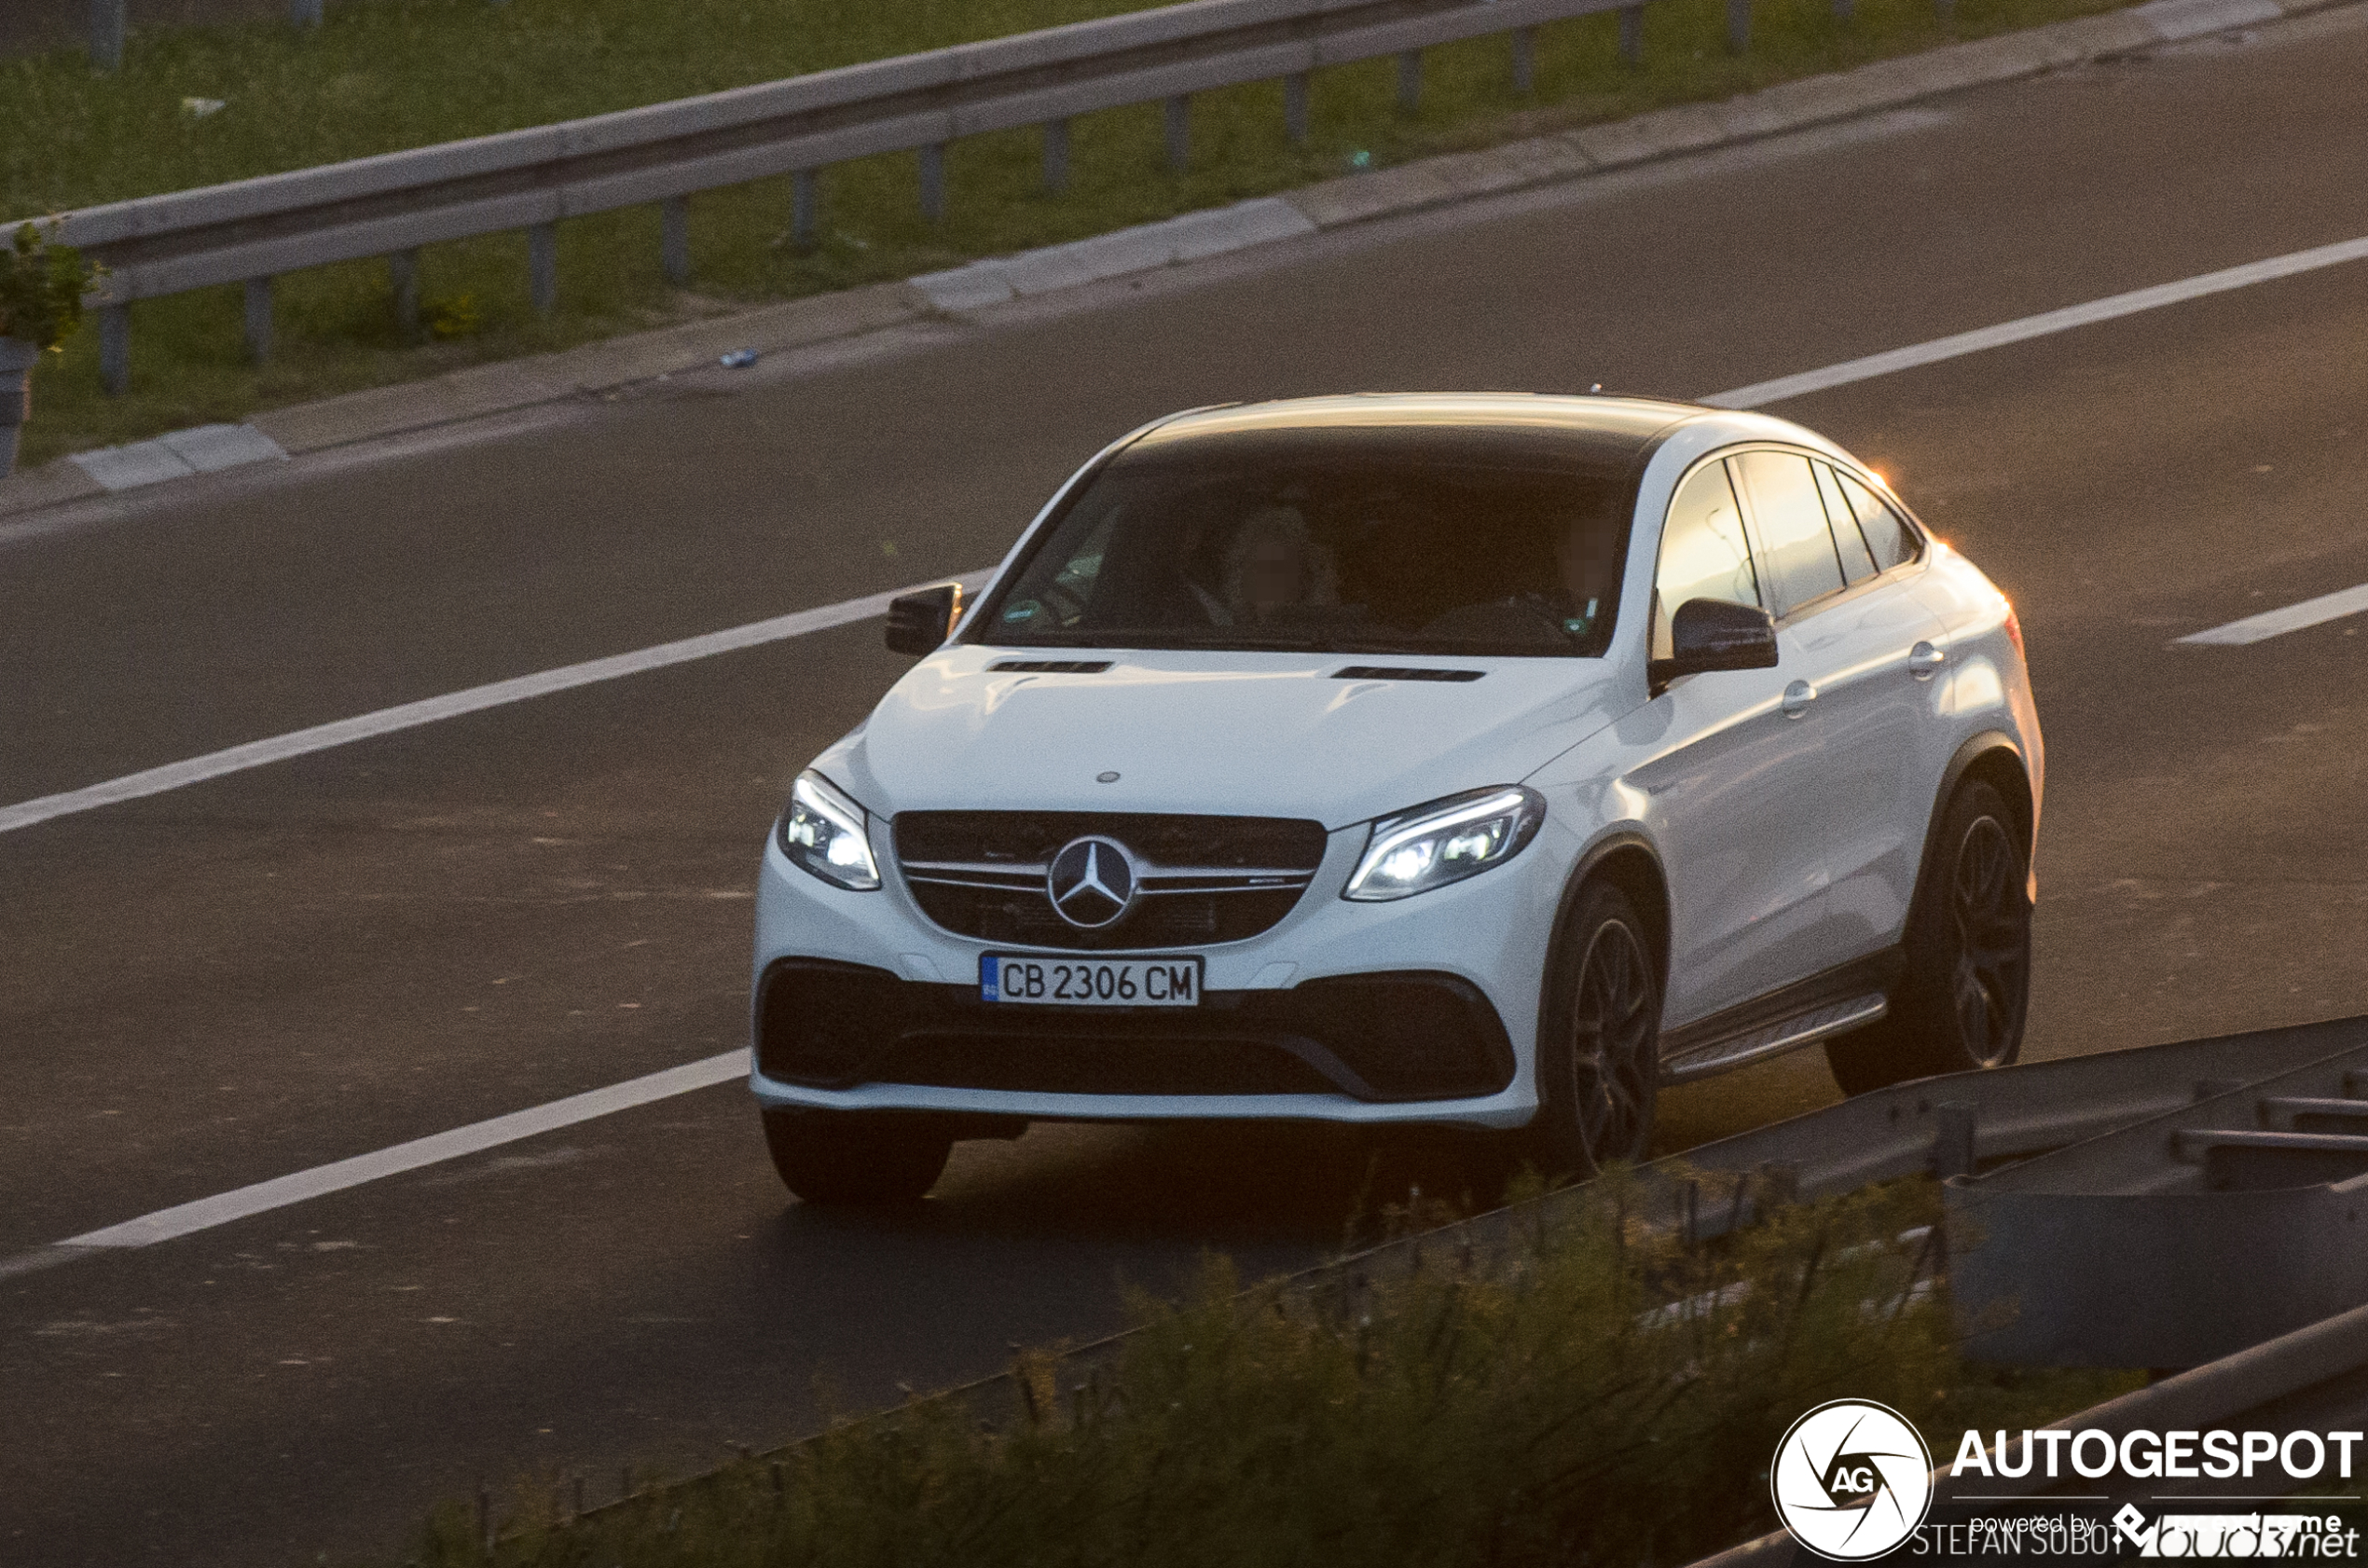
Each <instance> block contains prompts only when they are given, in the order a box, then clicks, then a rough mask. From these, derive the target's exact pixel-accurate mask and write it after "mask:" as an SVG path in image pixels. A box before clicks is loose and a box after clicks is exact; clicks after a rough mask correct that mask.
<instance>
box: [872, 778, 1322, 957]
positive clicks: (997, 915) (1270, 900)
mask: <svg viewBox="0 0 2368 1568" xmlns="http://www.w3.org/2000/svg"><path fill="white" fill-rule="evenodd" d="M1089 834H1092V835H1098V836H1100V837H1103V838H1108V839H1114V840H1116V841H1117V842H1118V843H1120V844H1122V845H1124V846H1126V848H1127V851H1128V853H1129V854H1130V855H1132V856H1133V857H1134V858H1135V860H1136V870H1137V872H1138V873H1139V875H1140V877H1141V891H1140V892H1139V893H1138V894H1137V896H1136V902H1135V907H1134V908H1132V909H1131V910H1129V911H1128V912H1127V914H1126V915H1124V916H1123V917H1122V918H1121V919H1120V920H1118V921H1116V922H1115V923H1113V924H1111V925H1109V926H1106V927H1102V928H1098V929H1094V930H1081V929H1080V928H1077V927H1075V926H1072V925H1070V924H1069V923H1068V922H1067V921H1066V920H1064V919H1062V918H1061V917H1060V915H1058V914H1056V913H1055V912H1054V911H1053V901H1052V898H1051V897H1050V895H1049V894H1048V893H1047V892H1046V890H1045V885H1044V879H1045V874H1046V872H1047V869H1048V868H1049V867H1050V865H1051V864H1052V860H1053V856H1054V855H1055V854H1057V853H1058V852H1059V850H1060V848H1061V846H1063V845H1065V844H1067V843H1068V842H1070V841H1071V840H1072V839H1077V838H1082V837H1085V836H1087V835H1089ZM1324 842H1325V833H1324V825H1323V824H1322V823H1320V822H1311V821H1305V820H1301V819H1298V818H1277V817H1194V816H1180V815H1178V816H1167V815H1154V814H1150V813H1145V812H1104V811H907V812H904V813H902V814H901V815H900V816H898V818H896V856H897V864H898V867H899V869H900V870H901V871H902V873H903V875H904V883H905V886H906V887H909V888H910V889H911V890H912V893H913V898H914V901H916V902H917V903H918V904H919V905H920V906H921V910H922V913H923V914H925V915H928V916H929V918H930V919H931V920H933V921H935V922H936V923H937V924H938V925H940V926H942V927H943V928H945V929H947V930H949V931H952V932H955V933H956V934H957V935H959V936H966V937H975V938H977V939H979V940H980V941H983V942H1009V943H1011V944H1012V945H1013V946H1022V947H1057V948H1070V949H1079V950H1093V951H1108V950H1111V949H1116V948H1160V947H1191V946H1205V945H1208V944H1211V943H1216V942H1240V941H1243V940H1244V939H1246V938H1248V937H1254V936H1256V935H1258V934H1259V933H1260V932H1261V931H1264V930H1267V929H1270V928H1272V927H1273V925H1274V924H1275V923H1276V922H1277V921H1279V920H1281V919H1282V918H1283V916H1285V915H1288V914H1289V913H1290V912H1291V908H1292V906H1293V905H1295V904H1297V903H1298V902H1299V900H1300V895H1301V893H1302V892H1304V891H1306V889H1307V885H1308V882H1309V880H1310V879H1311V878H1312V877H1313V876H1314V874H1315V868H1316V866H1317V865H1318V864H1320V863H1321V862H1322V860H1323V859H1324Z"/></svg>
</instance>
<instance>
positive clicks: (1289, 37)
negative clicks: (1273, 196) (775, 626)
mask: <svg viewBox="0 0 2368 1568" xmlns="http://www.w3.org/2000/svg"><path fill="white" fill-rule="evenodd" d="M115 3H116V0H94V4H95V5H96V6H98V7H100V8H101V9H105V8H106V7H111V6H113V5H114V4H115ZM296 3H297V4H298V5H299V6H302V5H305V4H308V3H310V4H313V5H316V6H317V0H296ZM1943 3H1944V5H1945V3H1946V0H1943ZM1835 4H1836V7H1837V9H1838V11H1839V12H1840V13H1841V14H1844V15H1847V14H1848V12H1849V5H1850V0H1835ZM1645 5H1646V0H1190V3H1188V4H1185V5H1179V6H1169V7H1162V8H1159V9H1156V10H1148V11H1139V12H1135V13H1132V14H1129V15H1124V16H1115V17H1108V18H1103V19H1100V20H1096V21H1083V22H1076V23H1072V24H1070V25H1067V26H1063V27H1053V28H1047V29H1043V30H1041V31H1039V32H1034V33H1025V34H1016V35H1013V36H1011V37H1006V38H998V39H991V40H988V41H985V42H982V43H973V44H962V45H957V46H955V47H953V48H941V49H931V50H929V51H926V52H924V53H920V54H912V55H904V56H901V57H898V58H895V59H891V60H881V61H874V62H867V63H864V64H860V65H850V66H846V67H842V68H840V69H836V70H831V71H821V72H817V73H814V74H812V75H809V76H794V77H791V78H789V79H787V80H784V81H777V82H769V83H764V84H760V85H756V86H751V87H745V88H736V89H730V90H727V91H723V92H715V93H709V94H706V95H704V96H701V97H696V98H687V99H681V100H679V101H676V102H673V103H657V104H652V105H649V106H646V107H642V108H638V109H625V110H620V111H617V112H615V113H613V114H605V115H596V116H593V117H588V118H585V119H577V120H570V121H566V122H563V123H560V124H557V125H547V126H539V127H535V128H532V129H529V130H524V131H505V132H503V133H501V134H498V135H492V136H481V137H475V138H472V139H469V140H466V141H460V142H449V143H445V144H440V145H436V146H430V147H420V148H415V149H412V150H410V151H406V152H397V153H387V154H382V155H380V156H378V157H375V158H357V159H353V160H351V161H349V162H345V163H336V164H327V165H324V166H321V167H318V168H312V169H300V170H294V171H290V172H286V173H281V174H269V175H265V176H262V177H260V178H256V179H251V180H239V181H234V182H232V183H230V184H227V185H220V186H208V187H205V188H202V189H198V190H188V191H176V192H171V193H168V194H164V195H159V196H148V197H141V198H138V199H132V200H128V201H117V202H111V203H107V204H105V205H102V206H96V207H87V208H81V209H77V210H75V211H72V212H69V213H64V214H62V217H61V218H60V219H59V220H57V221H58V224H59V232H58V234H57V236H56V237H57V238H58V239H59V240H61V241H63V242H65V243H68V244H72V245H76V246H79V247H80V248H81V249H82V250H83V251H84V252H86V253H87V254H89V255H90V256H91V258H92V259H94V260H97V261H100V262H102V263H103V264H104V265H105V267H106V268H107V269H108V270H107V273H106V275H105V276H104V278H103V280H102V281H101V282H100V284H99V285H98V287H97V288H96V289H95V290H94V291H93V293H92V295H91V296H90V299H89V304H90V306H91V308H92V309H95V310H96V311H97V312H98V313H99V327H100V361H101V373H102V378H103V381H104V382H105V385H106V387H107V390H108V391H109V392H112V393H117V394H120V393H121V392H123V391H124V390H125V389H126V387H128V385H129V383H130V377H131V312H130V308H131V304H132V303H133V302H134V301H137V300H141V299H151V298H157V297H160V296H167V295H174V294H181V293H185V292H186V291H189V290H192V289H200V288H208V287H213V286H218V285H222V284H227V283H241V284H243V285H244V287H245V291H246V301H245V337H246V345H247V351H248V353H249V354H250V355H251V356H252V357H253V358H255V360H257V361H261V360H264V359H266V358H268V357H269V354H270V351H271V321H272V309H271V287H272V279H273V278H274V277H275V276H277V275H278V274H281V273H283V272H290V271H296V270H299V269H301V268H312V267H324V266H328V265H331V264H333V263H337V262H346V261H355V260H361V259H365V258H368V257H373V256H384V257H385V258H386V259H387V264H388V267H389V269H390V274H391V281H392V285H393V296H394V300H395V309H396V313H397V315H398V317H399V318H400V319H401V324H402V325H403V326H404V328H405V329H406V331H410V330H413V329H415V328H416V325H417V320H418V314H419V309H420V299H419V288H418V282H417V279H418V272H419V268H418V254H419V250H420V247H421V246H423V245H429V244H434V243H437V242H439V241H453V240H463V239H469V238H472V237H475V236H479V235H486V234H493V233H499V232H504V231H508V230H514V229H524V230H525V231H526V233H527V236H528V274H529V285H530V286H529V294H530V297H531V299H532V301H533V303H534V306H535V308H536V309H538V310H541V311H544V312H548V311H549V310H551V309H554V308H555V307H556V304H557V301H558V241H557V235H556V228H555V226H556V225H557V224H558V223H559V222H560V221H561V220H562V219H566V218H572V217H578V216H583V215H585V214H589V213H603V212H609V211H613V210H615V209H618V208H624V207H631V206H640V205H645V204H650V203H655V204H656V205H657V206H658V207H659V210H660V214H661V221H660V225H659V229H660V241H659V245H660V253H661V259H662V262H663V267H664V270H665V272H666V274H667V276H668V279H669V280H670V281H672V282H676V283H678V284H680V283H682V282H687V281H688V279H689V275H690V255H691V250H690V227H689V225H690V215H689V207H688V199H689V198H690V197H691V196H693V195H695V194H696V193H698V192H701V191H708V190H715V189H719V188H722V187H724V186H736V185H741V184H745V183H747V182H749V181H752V180H760V179H766V178H773V177H778V176H779V175H783V174H788V175H791V176H792V196H791V226H790V227H791V233H792V240H793V241H795V242H797V243H799V244H802V245H803V244H807V243H810V242H811V241H812V240H813V238H814V235H815V232H816V226H817V224H818V221H819V209H820V202H821V179H822V174H823V172H824V171H825V170H826V169H828V168H829V167H830V166H831V165H833V164H834V163H841V162H845V161H847V160H849V159H854V158H870V157H875V156H879V155H883V154H893V153H912V154H914V155H916V157H917V158H918V159H919V174H920V181H919V184H920V202H921V208H922V211H923V213H924V215H925V216H927V217H928V218H929V219H930V220H931V221H935V220H937V219H939V218H941V217H942V216H943V213H944V210H945V202H946V188H945V184H946V183H945V149H946V146H947V144H949V143H951V142H953V141H955V140H957V139H959V138H962V137H967V136H976V135H979V134H982V133H984V132H988V131H1006V130H1012V129H1017V128H1022V127H1028V126H1036V127H1040V128H1041V132H1042V137H1043V171H1044V183H1045V186H1047V188H1049V189H1051V190H1053V191H1059V190H1061V189H1063V188H1065V187H1066V186H1067V178H1068V165H1069V122H1070V120H1071V119H1072V118H1073V117H1076V116H1079V115H1083V114H1090V113H1093V112H1095V111H1097V110H1103V109H1115V108H1122V107H1125V106H1128V105H1132V104H1139V103H1161V104H1163V106H1164V107H1163V113H1164V116H1165V130H1166V135H1165V154H1166V158H1167V162H1168V165H1169V167H1170V168H1171V169H1175V170H1178V171H1181V170H1182V169H1184V168H1185V167H1186V166H1187V165H1188V164H1189V162H1190V159H1191V102H1192V95H1193V94H1195V93H1199V92H1206V91H1209V90H1212V89H1219V88H1228V87H1236V86H1242V85H1245V84H1248V83H1253V82H1261V81H1272V80H1275V79H1278V78H1279V79H1280V80H1281V82H1282V83H1283V87H1284V93H1283V117H1284V122H1285V128H1286V131H1287V133H1288V135H1289V136H1290V138H1291V140H1292V141H1293V142H1294V143H1301V142H1304V141H1305V140H1306V137H1307V134H1308V103H1309V94H1310V92H1311V90H1312V85H1311V84H1312V80H1313V77H1314V74H1315V72H1316V71H1318V70H1319V69H1321V68H1323V67H1326V66H1330V65H1339V64H1346V63H1349V62H1356V61H1364V60H1372V59H1379V58H1384V57H1389V56H1395V57H1396V59H1397V103H1398V105H1399V107H1400V108H1401V109H1402V110H1404V111H1407V112H1411V111H1413V110H1414V109H1415V108H1416V107H1417V106H1418V104H1419V103H1420V102H1421V98H1422V92H1423V53H1424V50H1425V49H1426V48H1432V47H1434V46H1438V45H1441V44H1448V43H1454V42H1458V41H1462V40H1466V39H1472V38H1480V37H1489V36H1502V37H1504V38H1505V39H1506V40H1507V46H1508V54H1507V73H1508V85H1509V86H1510V88H1511V89H1512V90H1513V91H1514V92H1515V93H1517V94H1524V93H1527V92H1528V91H1529V90H1530V89H1531V78H1532V72H1533V64H1534V61H1535V40H1536V30H1537V29H1538V28H1539V27H1541V26H1543V25H1545V24H1547V23H1549V22H1556V21H1568V20H1571V19H1573V18H1577V17H1584V16H1590V15H1594V14H1597V13H1600V12H1604V11H1614V12H1617V13H1618V16H1619V48H1620V52H1621V55H1622V56H1623V58H1625V59H1627V60H1629V61H1631V62H1635V61H1638V60H1640V59H1641V58H1642V52H1643V49H1644V47H1645ZM94 14H95V13H94ZM119 23H120V18H119V17H117V19H116V25H117V35H118V36H119ZM1750 35H1751V0H1728V46H1729V48H1732V49H1734V50H1736V51H1738V52H1741V51H1742V50H1743V49H1744V48H1747V47H1748V45H1749V42H1750Z"/></svg>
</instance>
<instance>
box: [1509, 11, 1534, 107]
mask: <svg viewBox="0 0 2368 1568" xmlns="http://www.w3.org/2000/svg"><path fill="white" fill-rule="evenodd" d="M1536 88H1537V29H1536V28H1535V27H1516V28H1514V29H1513V95H1514V96H1515V97H1517V98H1527V97H1528V96H1529V95H1530V94H1531V93H1532V92H1533V91H1535V90H1536Z"/></svg>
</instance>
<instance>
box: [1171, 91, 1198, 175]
mask: <svg viewBox="0 0 2368 1568" xmlns="http://www.w3.org/2000/svg"><path fill="white" fill-rule="evenodd" d="M1191 162H1192V97H1191V94H1190V93H1185V92H1179V93H1177V95H1176V96H1175V97H1173V98H1171V99H1169V100H1168V101H1167V167H1168V172H1170V173H1175V174H1181V173H1182V172H1184V171H1185V170H1186V169H1188V168H1190V167H1191Z"/></svg>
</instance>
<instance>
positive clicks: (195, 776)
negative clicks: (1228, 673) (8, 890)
mask: <svg viewBox="0 0 2368 1568" xmlns="http://www.w3.org/2000/svg"><path fill="white" fill-rule="evenodd" d="M989 575H990V574H989V573H987V572H984V571H974V572H971V574H970V575H968V576H966V577H963V578H961V579H960V582H961V584H962V591H963V592H964V593H966V594H969V593H975V592H977V591H978V589H979V588H980V587H981V586H983V585H984V584H985V582H986V579H987V577H988V576H989ZM934 581H936V582H940V583H943V582H944V581H946V579H944V578H943V577H940V578H936V579H934ZM922 586H926V585H922ZM912 591H913V589H911V588H891V589H890V590H888V592H887V593H884V594H873V595H871V596H869V597H868V598H851V599H848V600H847V601H846V602H845V603H842V604H826V605H824V606H822V607H821V608H820V609H819V610H801V611H798V612H796V613H795V614H791V615H776V616H775V617H773V618H772V619H771V620H769V621H755V622H751V623H750V625H748V626H733V627H730V628H728V629H726V630H723V631H711V632H707V633H705V634H703V635H701V636H698V637H686V638H684V639H682V640H681V641H680V642H662V643H660V644H659V645H658V646H656V647H654V648H644V649H641V650H640V651H639V652H638V653H617V654H613V655H612V656H611V657H608V658H605V659H593V660H590V661H589V662H587V663H585V664H580V665H568V666H566V667H563V668H559V669H546V670H544V671H543V672H541V673H540V674H537V675H521V676H518V677H517V678H516V679H515V680H510V681H494V682H493V683H492V684H491V685H489V686H472V687H470V688H469V689H468V690H467V691H465V692H452V693H448V694H447V695H444V696H440V697H427V698H424V699H422V700H421V701H419V702H406V703H405V704H403V705H402V706H401V707H399V708H380V709H379V710H378V711H377V712H376V713H365V714H363V715H362V716H361V717H359V718H355V719H339V720H337V722H334V723H328V724H315V725H314V726H312V728H310V729H309V730H296V731H295V732H294V733H292V734H289V735H281V736H272V737H271V738H269V739H268V740H251V741H249V742H247V743H246V744H245V745H244V746H233V747H231V748H229V749H228V750H224V751H212V752H208V753H207V754H206V755H204V756H202V757H192V758H190V759H188V760H187V761H186V762H179V763H166V764H165V765H164V766H162V767H152V768H149V769H147V770H146V771H145V772H142V773H132V774H126V775H125V776H124V777H121V778H111V779H109V780H107V781H106V782H105V783H103V784H92V785H89V786H88V787H87V788H84V789H80V790H70V791H67V792H65V793H64V794H62V795H44V796H42V797H41V798H40V799H38V800H30V801H26V802H24V803H23V804H21V805H9V806H0V833H5V832H15V831H16V830H17V829H19V828H29V827H32V826H33V825H34V823H35V822H47V821H48V820H49V819H50V818H53V817H68V816H72V815H73V814H74V813H76V812H77V811H96V810H97V809H98V808H99V807H101V806H103V805H116V804H117V803H118V802H122V801H131V800H138V799H140V798H141V797H142V796H144V795H160V794H162V793H164V792H165V791H167V790H178V789H181V788H183V787H185V786H186V785H190V784H200V783H203V782H204V781H205V780H207V779H209V778H219V777H222V776H223V775H224V774H226V773H239V772H242V771H244V770H245V769H247V768H252V767H262V766H264V765H265V764H267V763H278V762H285V761H286V760H287V759H289V758H290V757H301V756H305V755H307V754H308V753H310V752H313V751H325V750H329V749H330V748H331V747H334V746H345V745H350V744H351V743H352V742H354V741H357V740H367V739H369V738H371V737H372V736H381V735H392V734H393V733H394V732H395V731H397V730H407V729H414V728H417V727H418V726H419V725H421V724H433V723H435V722H438V721H440V720H444V719H457V718H459V717H460V716H461V714H463V713H475V712H478V711H480V710H482V709H484V708H499V707H501V706H503V704H505V703H513V702H524V701H525V700H526V699H527V698H529V697H539V696H544V695H549V694H550V693H553V692H564V691H568V690H570V689H571V688H572V687H576V686H589V685H592V684H594V683H595V682H598V681H614V680H616V679H618V678H619V677H620V676H626V675H639V674H640V673H641V672H642V671H644V670H651V669H663V668H664V667H667V666H668V665H679V664H686V663H688V662H689V661H691V660H693V659H705V658H710V657H712V656H714V655H715V654H717V653H732V652H734V651H735V650H737V649H741V648H754V647H756V646H758V645H759V644H762V643H766V642H779V641H782V640H785V639H788V638H792V637H805V636H806V635H807V634H809V633H812V632H818V631H828V630H830V629H831V628H832V627H833V626H847V625H849V624H851V623H853V622H856V621H868V620H870V619H871V618H872V617H874V616H875V615H880V614H884V613H886V612H887V611H888V600H890V599H892V598H895V597H896V596H897V595H899V594H909V593H911V592H912Z"/></svg>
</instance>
